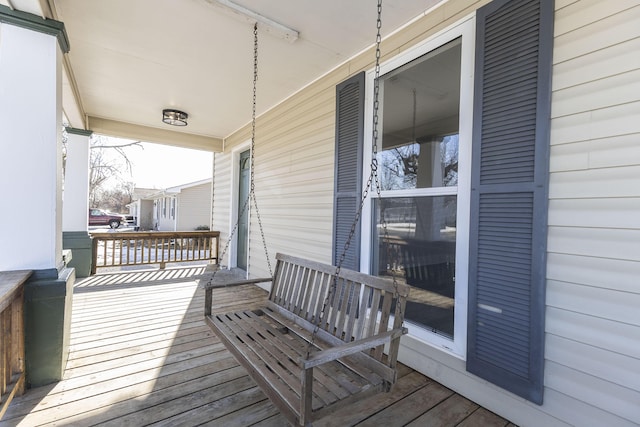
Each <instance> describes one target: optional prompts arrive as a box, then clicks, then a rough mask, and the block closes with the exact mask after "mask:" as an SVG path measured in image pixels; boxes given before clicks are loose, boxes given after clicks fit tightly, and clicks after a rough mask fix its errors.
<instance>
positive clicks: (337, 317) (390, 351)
mask: <svg viewBox="0 0 640 427" xmlns="http://www.w3.org/2000/svg"><path fill="white" fill-rule="evenodd" d="M276 259H277V264H276V268H275V273H274V276H273V278H268V279H252V280H247V281H241V282H234V283H224V284H221V285H220V284H211V283H210V284H207V285H206V286H205V291H206V293H205V319H206V322H207V324H208V325H209V326H210V327H211V329H212V330H213V331H214V332H215V333H216V335H217V336H218V337H219V338H220V340H221V341H222V342H223V343H224V345H225V346H226V347H227V348H228V349H229V350H230V351H231V353H233V355H234V356H235V358H236V359H237V360H238V362H239V363H240V364H242V365H243V366H244V367H245V368H246V369H247V371H248V372H249V374H250V375H251V377H252V378H253V379H254V380H255V382H256V383H257V384H258V385H259V386H260V387H261V388H262V390H263V391H264V392H265V393H266V395H267V396H268V397H269V398H270V399H271V401H272V402H273V403H274V404H275V405H276V406H277V407H278V409H279V410H280V411H281V413H282V414H283V415H284V416H285V417H286V418H287V420H288V421H289V422H290V423H291V424H293V425H301V426H307V425H311V423H312V422H313V421H314V420H317V419H320V418H322V417H323V416H325V415H327V414H328V413H330V411H332V410H335V409H337V408H338V407H341V406H344V405H346V404H349V403H350V402H353V401H354V399H359V398H364V397H365V396H367V395H370V394H373V393H375V392H379V391H389V390H390V388H391V386H392V385H393V384H394V383H395V382H396V379H397V368H396V364H397V356H398V348H399V345H400V337H401V336H402V335H403V334H406V333H407V330H406V329H405V328H403V327H402V322H403V313H404V308H405V304H406V299H407V297H408V295H409V286H407V285H405V284H396V286H397V297H396V298H394V292H395V290H396V288H395V287H394V284H393V283H391V282H390V281H388V280H386V279H383V278H380V277H374V276H370V275H368V274H364V273H359V272H356V271H351V270H346V269H341V270H340V273H339V275H338V276H336V275H335V272H336V267H334V266H331V265H326V264H321V263H318V262H314V261H309V260H304V259H301V258H296V257H292V256H288V255H283V254H278V255H277V256H276ZM336 277H337V278H336ZM268 281H270V282H272V285H271V292H270V294H269V298H268V300H267V301H266V302H265V305H264V306H262V307H260V308H259V309H254V310H242V311H237V312H233V313H223V314H218V313H214V314H212V309H211V305H212V298H213V294H212V292H213V289H214V288H216V287H226V286H236V285H241V284H247V283H260V282H268ZM330 290H331V291H330ZM329 292H330V296H329V299H327V294H328V293H329ZM325 304H326V305H325ZM323 307H324V310H323ZM319 317H321V318H320V319H319ZM318 319H319V320H318ZM390 322H392V326H391V327H389V323H390ZM385 345H386V353H387V354H384V352H383V349H384V348H385ZM309 349H310V350H309Z"/></svg>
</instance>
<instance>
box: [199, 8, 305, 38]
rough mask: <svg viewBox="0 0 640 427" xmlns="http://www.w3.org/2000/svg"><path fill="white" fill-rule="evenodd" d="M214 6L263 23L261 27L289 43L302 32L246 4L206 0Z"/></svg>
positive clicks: (237, 16)
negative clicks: (248, 7)
mask: <svg viewBox="0 0 640 427" xmlns="http://www.w3.org/2000/svg"><path fill="white" fill-rule="evenodd" d="M204 1H206V2H207V3H209V4H212V5H213V6H217V7H219V8H221V9H223V10H224V11H226V12H228V13H229V15H231V16H234V17H235V18H237V19H239V20H240V21H245V22H249V23H250V24H252V25H253V24H255V23H256V22H257V23H258V24H262V25H260V26H259V28H260V29H263V30H265V31H266V32H267V33H270V34H271V35H273V36H276V37H280V38H281V39H284V40H286V41H288V42H289V43H293V42H295V41H296V40H298V37H299V36H300V33H298V32H297V31H296V30H294V29H292V28H289V27H287V26H285V25H282V24H281V23H279V22H276V21H274V20H273V19H269V18H267V17H266V16H264V15H260V14H259V13H257V12H254V11H253V10H251V9H247V8H246V7H244V6H241V5H239V4H236V3H234V2H232V1H230V0H204Z"/></svg>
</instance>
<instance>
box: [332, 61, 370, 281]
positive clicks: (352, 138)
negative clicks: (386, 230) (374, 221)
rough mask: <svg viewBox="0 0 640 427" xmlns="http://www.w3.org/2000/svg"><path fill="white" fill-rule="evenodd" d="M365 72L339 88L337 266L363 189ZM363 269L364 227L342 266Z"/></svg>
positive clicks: (335, 236) (336, 214) (337, 95)
mask: <svg viewBox="0 0 640 427" xmlns="http://www.w3.org/2000/svg"><path fill="white" fill-rule="evenodd" d="M363 132H364V72H362V73H359V74H357V75H355V76H353V77H351V78H350V79H348V80H346V81H344V82H342V83H340V84H339V85H338V86H336V147H335V183H334V205H333V209H334V218H333V263H334V264H337V263H338V261H339V259H340V256H341V255H342V253H343V250H344V245H345V242H346V241H347V237H348V236H349V231H350V230H351V226H352V224H353V220H354V218H355V216H356V210H357V208H358V204H359V201H360V194H361V188H362V145H363ZM342 266H343V267H345V268H350V269H352V270H359V269H360V227H359V226H358V227H357V228H356V234H355V235H354V237H353V240H352V242H351V245H350V246H349V249H348V251H347V253H346V258H345V260H344V262H343V264H342Z"/></svg>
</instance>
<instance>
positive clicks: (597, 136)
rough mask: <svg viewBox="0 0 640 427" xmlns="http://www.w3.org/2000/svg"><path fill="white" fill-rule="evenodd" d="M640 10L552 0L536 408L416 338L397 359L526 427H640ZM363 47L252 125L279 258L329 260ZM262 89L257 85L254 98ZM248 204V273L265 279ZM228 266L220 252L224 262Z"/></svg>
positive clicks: (438, 21)
mask: <svg viewBox="0 0 640 427" xmlns="http://www.w3.org/2000/svg"><path fill="white" fill-rule="evenodd" d="M487 2H488V1H474V0H449V1H447V2H444V3H443V4H442V5H441V6H440V7H438V8H436V9H434V10H433V11H431V12H430V13H429V14H428V15H426V16H424V17H422V18H421V19H419V20H417V21H415V22H414V23H413V24H412V25H410V26H409V27H407V28H406V29H404V30H403V31H401V32H399V33H396V34H394V35H393V36H392V37H390V38H389V39H387V40H385V42H384V43H383V60H387V59H389V58H391V57H393V56H394V55H396V54H398V53H400V52H402V51H403V50H405V49H407V48H409V47H411V46H414V45H415V44H416V43H419V42H421V41H424V40H425V39H427V38H429V37H430V36H432V35H433V34H435V33H437V32H438V31H440V30H443V29H444V28H447V27H448V26H450V25H452V24H454V23H455V22H456V21H458V20H460V19H461V18H462V17H464V16H467V15H468V14H470V13H472V12H473V11H474V10H475V9H477V8H478V7H480V6H482V5H483V4H486V3H487ZM639 51H640V4H639V2H638V0H617V1H614V2H603V1H600V0H581V1H578V0H557V1H556V20H555V42H554V65H553V97H552V115H553V117H552V120H551V157H550V170H551V175H550V188H549V192H550V206H549V233H548V252H549V253H548V271H547V277H548V286H547V309H546V368H545V396H544V404H543V405H542V406H537V405H535V404H532V403H530V402H527V401H524V400H523V399H521V398H519V397H516V396H513V395H511V394H509V393H508V392H506V391H504V390H501V389H499V388H498V387H495V386H493V385H492V384H489V383H487V382H486V381H483V380H480V379H478V378H477V377H475V376H473V375H471V374H469V373H467V372H466V371H465V366H464V361H462V360H459V359H457V358H455V357H453V356H451V355H449V354H447V353H445V352H443V351H440V350H438V349H437V348H435V347H431V346H428V345H426V344H425V343H423V342H421V341H419V340H417V339H414V338H412V337H409V336H408V337H405V338H403V345H402V348H401V355H400V357H401V361H403V362H405V363H408V364H409V365H410V366H412V367H414V368H416V369H418V370H420V371H422V372H424V373H426V374H427V375H430V376H431V377H433V378H434V379H436V380H438V381H440V382H442V383H443V384H444V385H446V386H447V387H450V388H452V389H454V390H456V391H457V392H459V393H461V394H463V395H465V396H468V397H469V398H470V399H472V400H475V401H476V402H478V403H480V404H481V405H484V406H486V407H488V408H489V409H491V410H493V411H495V412H497V413H499V414H500V415H502V416H505V417H506V418H508V419H510V420H512V421H513V422H515V423H516V424H519V425H522V426H540V425H545V426H555V425H558V426H561V425H607V426H625V425H627V426H628V425H635V424H640V377H639V374H638V372H640V344H639V343H640V316H639V315H638V314H637V313H638V310H637V307H639V306H640V288H639V286H638V278H639V277H640V244H639V243H638V242H640V144H638V141H639V140H640V85H639V84H638V82H639V81H640V55H639V54H638V52H639ZM373 58H374V56H373V52H372V51H371V50H369V51H367V52H365V53H364V54H362V55H360V56H359V57H357V58H354V59H352V60H351V61H349V62H348V63H346V64H344V65H343V66H341V67H339V68H337V69H336V70H334V71H333V72H332V73H330V74H329V75H327V76H325V77H323V78H321V79H320V80H318V81H317V82H315V83H313V84H312V85H310V86H309V87H307V88H306V89H304V90H303V91H301V92H300V93H298V94H296V95H294V96H293V97H291V98H290V99H288V100H286V101H285V102H283V103H282V104H281V105H279V106H278V107H276V108H274V109H272V110H271V111H269V112H267V113H266V114H264V115H263V116H262V117H260V118H259V120H258V122H257V135H256V153H255V155H256V160H255V164H256V171H255V172H256V194H257V198H258V203H259V208H260V213H261V216H262V221H263V225H264V226H265V235H266V239H267V244H268V246H269V249H270V256H271V258H272V259H273V257H274V254H275V252H277V251H282V252H288V253H294V254H296V255H300V256H303V257H308V258H311V259H316V260H319V261H325V262H328V261H330V258H331V233H332V220H333V211H332V209H333V206H332V203H333V202H332V200H333V198H332V193H333V168H334V164H333V163H334V120H335V119H334V115H335V111H334V109H335V108H334V103H335V99H334V98H335V85H336V84H337V83H339V82H341V81H343V80H345V79H346V78H348V77H349V76H351V75H354V74H355V73H357V72H359V71H361V70H368V69H370V68H371V67H372V61H373ZM259 94H260V88H258V97H259ZM249 138H250V134H249V127H248V126H247V127H245V128H243V129H241V130H239V131H238V132H236V133H235V134H233V135H231V136H230V137H229V138H227V140H226V141H225V151H224V153H219V154H216V155H215V160H214V162H215V167H214V183H215V186H214V207H213V218H214V219H213V229H214V230H220V231H221V234H222V239H223V241H222V243H224V239H226V238H227V236H228V232H229V222H230V220H229V214H230V212H231V198H230V194H231V191H236V190H235V189H232V188H231V182H232V177H231V171H232V164H231V158H232V156H231V153H232V150H233V149H234V148H235V147H238V145H239V144H243V143H244V142H246V141H247V140H248V139H249ZM257 230H258V226H257V222H256V215H255V210H254V211H252V221H251V244H250V256H251V262H250V273H251V274H252V275H255V276H258V275H263V274H266V272H267V271H266V263H265V261H264V255H262V252H263V251H262V243H261V241H260V235H259V233H258V232H257ZM223 263H226V259H225V260H224V261H223Z"/></svg>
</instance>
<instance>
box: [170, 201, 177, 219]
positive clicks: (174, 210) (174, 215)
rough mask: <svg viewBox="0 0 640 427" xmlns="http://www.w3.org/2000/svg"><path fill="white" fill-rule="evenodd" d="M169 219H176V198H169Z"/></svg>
mask: <svg viewBox="0 0 640 427" xmlns="http://www.w3.org/2000/svg"><path fill="white" fill-rule="evenodd" d="M171 219H176V198H175V197H172V198H171Z"/></svg>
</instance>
